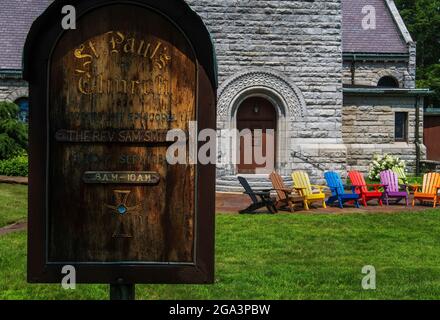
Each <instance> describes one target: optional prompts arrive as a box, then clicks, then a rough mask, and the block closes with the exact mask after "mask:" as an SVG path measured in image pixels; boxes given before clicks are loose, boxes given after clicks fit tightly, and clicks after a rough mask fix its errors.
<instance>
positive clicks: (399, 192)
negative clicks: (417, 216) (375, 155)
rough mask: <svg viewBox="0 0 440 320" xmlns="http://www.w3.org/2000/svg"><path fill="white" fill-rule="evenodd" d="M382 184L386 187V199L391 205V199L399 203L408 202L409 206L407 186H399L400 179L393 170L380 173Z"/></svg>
mask: <svg viewBox="0 0 440 320" xmlns="http://www.w3.org/2000/svg"><path fill="white" fill-rule="evenodd" d="M380 182H381V183H382V185H383V186H384V187H385V192H384V199H385V202H386V204H387V206H388V205H389V200H390V199H397V202H396V203H399V202H400V201H401V200H402V199H405V200H406V206H409V199H408V191H407V186H406V185H399V177H398V176H397V174H396V173H394V172H393V171H392V170H386V171H382V172H381V173H380Z"/></svg>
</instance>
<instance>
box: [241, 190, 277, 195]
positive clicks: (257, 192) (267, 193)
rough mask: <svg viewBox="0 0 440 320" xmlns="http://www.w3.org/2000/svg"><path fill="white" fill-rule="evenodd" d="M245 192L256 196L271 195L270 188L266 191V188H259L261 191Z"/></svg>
mask: <svg viewBox="0 0 440 320" xmlns="http://www.w3.org/2000/svg"><path fill="white" fill-rule="evenodd" d="M243 193H244V194H248V195H256V196H261V195H263V196H264V195H270V190H269V191H266V190H259V191H252V192H247V191H245V192H243Z"/></svg>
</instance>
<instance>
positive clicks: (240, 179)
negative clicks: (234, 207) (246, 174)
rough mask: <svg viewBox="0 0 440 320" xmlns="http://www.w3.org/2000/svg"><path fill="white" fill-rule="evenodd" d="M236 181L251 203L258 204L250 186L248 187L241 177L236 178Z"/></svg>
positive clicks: (247, 183)
mask: <svg viewBox="0 0 440 320" xmlns="http://www.w3.org/2000/svg"><path fill="white" fill-rule="evenodd" d="M238 181H239V182H240V184H241V186H242V187H243V188H244V190H245V191H246V192H247V194H248V195H249V197H250V198H251V199H252V202H253V203H258V199H257V197H256V195H255V194H254V191H253V190H252V188H251V186H250V185H249V182H248V181H247V180H246V179H245V178H243V177H238Z"/></svg>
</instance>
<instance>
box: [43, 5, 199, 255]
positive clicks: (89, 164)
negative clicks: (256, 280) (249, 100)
mask: <svg viewBox="0 0 440 320" xmlns="http://www.w3.org/2000/svg"><path fill="white" fill-rule="evenodd" d="M145 17H148V19H146V18H145ZM148 44H149V45H150V46H149V47H148ZM159 44H160V45H159ZM147 48H149V49H148V50H147ZM196 65H197V62H196V58H195V56H194V54H193V52H192V49H191V47H190V45H189V43H188V41H187V40H186V39H185V37H184V36H183V34H182V33H180V31H179V30H178V29H177V28H176V27H175V26H174V25H173V24H172V23H171V22H169V21H168V20H167V19H166V18H165V17H163V16H161V15H160V14H158V13H155V12H153V11H150V10H148V9H146V8H141V7H135V6H129V5H124V6H121V5H111V6H106V7H103V8H100V9H97V10H95V11H92V12H90V13H88V14H86V15H85V16H83V17H82V18H81V19H80V20H79V21H78V30H77V31H68V32H66V33H65V34H64V35H63V36H62V37H61V39H60V41H59V42H58V44H57V46H56V48H55V50H54V52H53V55H52V58H51V60H50V88H49V92H50V94H49V150H50V152H49V155H50V158H49V163H50V166H49V172H48V175H49V183H48V184H49V194H48V199H49V240H48V241H49V254H48V257H49V261H50V262H62V261H76V262H115V261H117V262H123V261H127V262H182V263H188V262H192V261H194V241H195V239H194V224H195V220H194V219H195V207H196V206H195V201H196V199H195V190H196V186H195V179H196V174H195V172H196V166H195V165H168V164H167V163H166V161H165V159H166V150H167V145H164V144H157V145H156V144H154V143H148V144H147V143H142V142H139V140H136V139H126V140H124V139H123V140H118V141H116V142H114V143H104V142H93V139H92V142H88V143H81V142H65V141H57V139H56V134H57V132H59V131H60V130H76V131H81V130H89V131H92V132H94V133H95V134H96V137H98V136H99V134H101V133H103V132H120V131H137V132H140V131H144V132H155V131H160V130H170V129H183V130H185V131H188V130H189V127H188V121H190V120H196V98H195V97H196V93H197V92H196V87H197V76H196V75H197V68H196ZM94 141H99V139H97V140H94ZM121 141H124V142H121ZM87 171H151V172H157V173H159V174H160V177H161V179H160V182H159V183H158V184H157V185H154V186H145V185H140V186H137V185H136V186H133V185H95V184H85V183H84V182H83V180H82V177H83V175H84V173H85V172H87ZM121 191H123V192H126V194H127V192H129V193H128V196H127V198H126V199H125V200H126V203H125V204H126V206H127V208H132V210H131V211H130V210H129V211H128V212H127V213H126V214H125V215H120V214H118V213H117V212H115V211H114V210H111V209H110V208H109V206H116V205H118V204H121V203H120V202H121V199H118V197H120V195H121V193H120V192H121ZM118 192H119V193H118ZM115 234H116V235H117V234H120V235H128V236H127V237H115Z"/></svg>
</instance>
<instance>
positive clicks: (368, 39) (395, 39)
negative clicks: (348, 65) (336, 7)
mask: <svg viewBox="0 0 440 320" xmlns="http://www.w3.org/2000/svg"><path fill="white" fill-rule="evenodd" d="M387 1H388V2H387ZM367 5H371V6H373V7H374V8H375V9H376V29H375V30H364V29H363V28H362V20H363V18H364V17H365V15H364V14H363V13H362V8H363V7H364V6H367ZM392 7H394V8H395V6H394V3H393V1H390V0H366V1H364V0H342V47H343V51H344V52H346V53H408V46H407V41H408V39H406V40H405V38H404V37H405V36H407V35H406V34H404V32H403V31H404V30H402V29H405V30H406V28H405V27H404V25H403V22H402V21H401V18H400V16H398V15H399V13H398V12H397V10H393V11H394V12H392V11H391V10H390V8H392ZM396 20H397V21H399V22H400V23H401V24H402V25H401V26H400V27H399V25H398V24H397V23H396Z"/></svg>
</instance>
